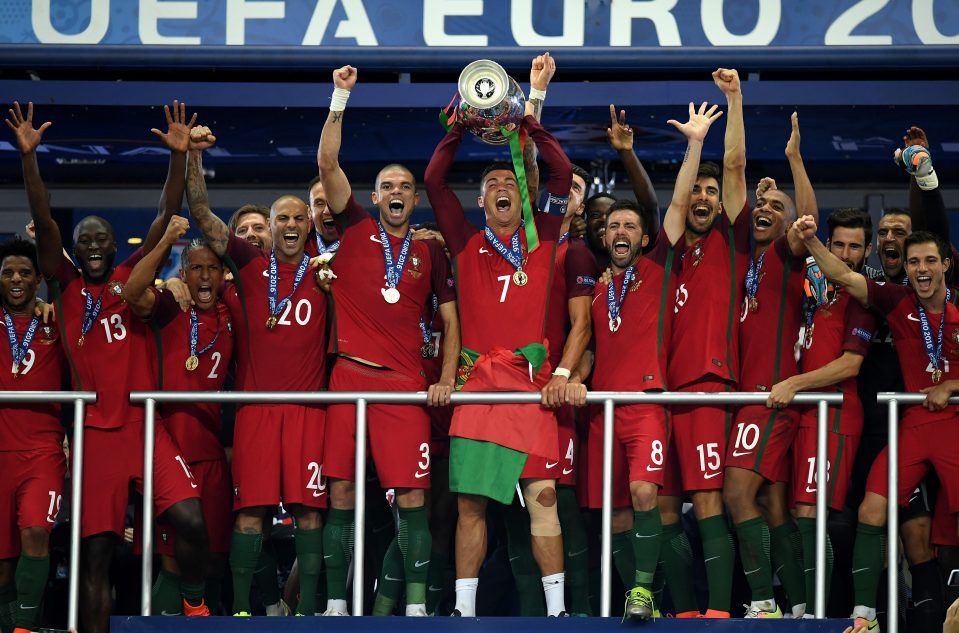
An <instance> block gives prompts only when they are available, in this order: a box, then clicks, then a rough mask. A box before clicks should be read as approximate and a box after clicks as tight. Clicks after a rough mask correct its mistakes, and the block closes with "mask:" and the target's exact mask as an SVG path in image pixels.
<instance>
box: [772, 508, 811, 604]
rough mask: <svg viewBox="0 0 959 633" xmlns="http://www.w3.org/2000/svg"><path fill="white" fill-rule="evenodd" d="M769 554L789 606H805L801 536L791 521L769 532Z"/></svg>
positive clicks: (804, 578) (804, 577)
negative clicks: (787, 597) (787, 598)
mask: <svg viewBox="0 0 959 633" xmlns="http://www.w3.org/2000/svg"><path fill="white" fill-rule="evenodd" d="M769 541H770V544H771V549H770V554H771V560H772V562H773V564H774V565H775V566H776V570H777V572H778V574H779V580H781V581H782V584H783V588H784V589H785V590H786V595H787V596H789V604H790V605H797V604H806V576H805V574H804V573H803V564H802V559H803V553H802V535H800V533H799V530H798V529H797V528H796V524H795V523H793V522H792V521H786V522H785V523H783V524H782V525H777V526H776V527H774V528H772V529H770V530H769Z"/></svg>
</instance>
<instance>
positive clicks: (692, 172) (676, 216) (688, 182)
mask: <svg viewBox="0 0 959 633" xmlns="http://www.w3.org/2000/svg"><path fill="white" fill-rule="evenodd" d="M707 106H708V104H707V103H706V102H705V101H704V102H703V103H702V105H700V106H699V110H696V107H695V106H694V105H693V103H692V102H690V104H689V121H687V122H686V123H680V122H679V121H676V120H675V119H670V120H669V121H667V123H669V124H670V125H672V126H673V127H674V128H676V129H677V130H679V131H680V132H682V133H683V136H685V137H686V141H687V144H686V155H685V156H684V157H683V164H682V166H680V168H679V174H678V175H677V176H676V186H675V187H674V188H673V199H672V200H671V201H670V202H669V208H668V209H666V219H665V220H664V221H663V228H664V229H665V231H666V237H667V238H669V243H670V244H676V243H677V242H678V241H679V240H680V239H682V237H683V234H684V233H685V232H686V214H687V212H688V211H689V197H690V193H691V192H692V190H693V185H694V184H696V174H697V173H698V172H699V160H700V158H701V157H702V154H703V141H705V140H706V133H707V132H709V126H710V125H712V124H713V121H715V120H716V119H718V118H719V117H721V116H722V115H723V113H722V111H718V112H717V108H718V107H719V106H716V105H714V106H712V107H710V108H709V109H708V110H707V109H706V108H707Z"/></svg>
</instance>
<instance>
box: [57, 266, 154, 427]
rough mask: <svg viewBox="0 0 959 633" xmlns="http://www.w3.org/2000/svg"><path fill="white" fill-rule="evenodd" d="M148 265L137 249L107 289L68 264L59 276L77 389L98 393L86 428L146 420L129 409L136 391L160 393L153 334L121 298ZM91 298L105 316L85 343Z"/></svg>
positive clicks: (135, 408)
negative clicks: (135, 273)
mask: <svg viewBox="0 0 959 633" xmlns="http://www.w3.org/2000/svg"><path fill="white" fill-rule="evenodd" d="M141 259H143V249H138V250H137V251H136V252H135V253H133V255H131V256H130V257H129V258H128V259H127V260H126V261H125V262H123V263H122V264H120V265H119V266H117V267H116V268H115V269H114V270H113V272H112V273H111V274H110V277H109V279H108V280H107V282H106V283H103V284H88V283H87V282H86V281H85V280H84V279H83V276H82V275H81V274H80V271H79V270H77V269H76V267H75V266H74V265H73V262H71V261H70V260H68V259H64V260H63V262H62V263H61V265H60V269H59V270H57V273H56V275H55V277H56V281H57V282H59V285H60V293H61V300H62V309H61V310H60V327H61V333H62V335H63V336H64V337H65V340H64V344H65V347H66V352H67V362H68V363H69V364H70V366H71V369H72V371H73V372H74V375H73V378H74V386H75V388H76V389H77V390H80V391H96V392H97V403H96V404H93V405H88V406H87V419H86V424H87V426H90V427H94V428H100V429H114V428H119V427H121V426H123V425H124V424H127V423H130V422H141V421H142V420H143V405H142V404H139V405H134V404H130V400H129V394H130V392H131V391H152V390H154V389H156V388H157V381H156V371H157V364H158V359H157V353H156V345H155V343H154V341H153V333H152V332H150V330H149V327H148V326H147V325H146V324H145V323H144V322H143V321H142V320H140V319H138V318H137V317H136V316H135V315H134V314H133V311H132V310H130V307H129V306H128V305H127V304H126V302H125V301H123V299H122V298H121V296H120V294H121V293H122V292H123V284H125V283H126V282H127V279H129V278H130V271H131V270H133V267H134V266H136V264H137V262H139V261H140V260H141ZM87 293H89V294H90V296H91V297H92V300H93V304H94V305H96V302H97V299H98V298H102V301H101V307H100V314H99V315H97V317H96V319H95V320H94V322H93V325H92V326H91V327H90V330H89V331H88V332H87V333H86V335H84V337H83V344H82V345H81V344H80V335H81V331H82V326H83V309H84V303H85V298H86V295H87Z"/></svg>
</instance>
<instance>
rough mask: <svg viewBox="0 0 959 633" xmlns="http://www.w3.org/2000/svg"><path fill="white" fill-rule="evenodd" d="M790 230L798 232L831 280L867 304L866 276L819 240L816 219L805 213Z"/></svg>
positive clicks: (820, 267) (798, 235)
mask: <svg viewBox="0 0 959 633" xmlns="http://www.w3.org/2000/svg"><path fill="white" fill-rule="evenodd" d="M789 230H790V231H794V232H796V234H797V235H796V237H797V238H798V239H801V240H802V241H803V242H804V243H805V245H806V248H807V249H808V250H809V254H810V255H812V256H813V258H814V259H815V260H816V263H817V264H819V269H820V270H821V271H822V272H823V274H824V275H826V278H827V279H829V281H831V282H833V283H834V284H838V285H840V286H842V287H843V288H845V289H846V291H847V292H848V293H849V296H851V297H852V298H854V299H856V300H857V301H858V302H859V303H861V304H863V305H866V304H867V302H868V301H869V288H868V286H867V284H866V278H865V277H863V276H862V275H861V274H860V273H857V272H854V271H853V270H851V269H850V268H849V266H847V265H846V264H845V262H843V261H842V260H841V259H839V258H838V257H836V256H835V255H833V254H832V253H830V252H829V249H828V248H826V246H825V245H824V244H823V243H822V242H820V241H819V238H818V237H817V236H816V221H815V219H813V217H812V216H809V215H805V216H803V217H801V218H799V219H798V220H796V221H795V222H794V223H793V225H792V226H791V227H790V228H789Z"/></svg>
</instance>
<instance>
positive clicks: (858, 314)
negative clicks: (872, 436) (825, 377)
mask: <svg viewBox="0 0 959 633" xmlns="http://www.w3.org/2000/svg"><path fill="white" fill-rule="evenodd" d="M877 328H878V319H876V316H875V315H874V314H873V313H871V312H870V311H869V310H867V309H866V308H865V307H863V305H862V304H861V303H859V302H858V301H856V300H855V299H852V298H850V296H849V293H847V292H846V291H845V290H843V289H842V288H838V289H837V290H836V294H835V297H834V298H833V300H832V302H831V303H829V304H828V305H821V306H817V307H816V311H815V312H814V313H813V320H812V328H811V330H810V329H808V328H807V330H806V333H805V336H804V337H803V350H802V356H801V358H800V362H799V366H800V370H801V371H802V372H803V373H807V372H810V371H813V370H815V369H819V368H820V367H823V366H825V365H828V364H829V363H831V362H832V361H834V360H836V359H837V358H839V357H840V356H842V355H843V354H844V353H845V352H853V353H855V354H859V355H860V356H865V355H866V352H868V351H869V344H870V343H871V342H872V339H873V337H874V336H875V335H876V329H877ZM856 382H857V381H856V378H855V377H853V378H847V379H846V380H844V381H843V382H842V383H841V384H838V385H832V386H829V387H822V388H821V389H819V390H818V391H841V392H842V393H843V394H844V400H845V402H846V403H847V404H849V403H850V401H853V400H855V401H858V400H859V392H858V391H857V389H856ZM837 417H838V418H839V422H840V424H839V428H835V429H832V430H834V431H836V432H839V433H845V434H851V433H860V432H861V431H862V418H861V417H860V418H859V419H858V420H850V419H849V416H841V415H840V416H837ZM850 422H852V423H854V424H855V425H856V426H855V427H854V428H849V423H850ZM800 424H801V425H802V426H815V425H816V422H815V419H814V418H813V417H811V416H803V417H802V420H801V422H800Z"/></svg>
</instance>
